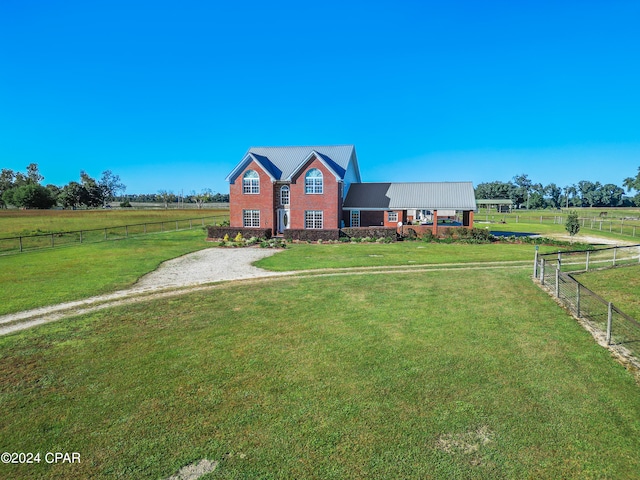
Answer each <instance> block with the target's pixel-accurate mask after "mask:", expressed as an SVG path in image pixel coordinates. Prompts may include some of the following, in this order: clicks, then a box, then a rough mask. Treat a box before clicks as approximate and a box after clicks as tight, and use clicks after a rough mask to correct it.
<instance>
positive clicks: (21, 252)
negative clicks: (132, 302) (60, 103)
mask: <svg viewBox="0 0 640 480" xmlns="http://www.w3.org/2000/svg"><path fill="white" fill-rule="evenodd" d="M18 238H19V239H20V253H22V237H18ZM638 258H640V255H639V256H638Z"/></svg>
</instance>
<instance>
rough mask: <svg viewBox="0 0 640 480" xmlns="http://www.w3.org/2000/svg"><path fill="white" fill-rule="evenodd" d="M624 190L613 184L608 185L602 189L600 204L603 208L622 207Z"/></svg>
mask: <svg viewBox="0 0 640 480" xmlns="http://www.w3.org/2000/svg"><path fill="white" fill-rule="evenodd" d="M623 195H624V190H623V189H622V188H620V187H619V186H617V185H614V184H613V183H607V184H606V185H603V186H602V188H600V202H601V204H602V206H603V207H619V206H620V205H622V196H623Z"/></svg>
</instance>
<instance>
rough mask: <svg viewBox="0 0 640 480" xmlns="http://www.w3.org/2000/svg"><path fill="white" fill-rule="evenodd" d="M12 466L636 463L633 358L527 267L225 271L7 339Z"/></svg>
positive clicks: (92, 472)
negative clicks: (195, 287) (29, 457)
mask: <svg viewBox="0 0 640 480" xmlns="http://www.w3.org/2000/svg"><path fill="white" fill-rule="evenodd" d="M0 402H1V404H2V409H3V415H2V417H1V420H0V451H9V452H12V451H22V452H37V451H40V452H48V451H61V452H79V453H80V454H81V459H82V460H81V463H79V464H74V465H48V464H45V463H44V462H43V463H41V464H37V465H0V477H3V478H36V477H37V478H45V479H46V478H88V477H91V478H114V477H115V478H133V479H138V478H167V477H168V476H170V475H172V474H174V473H176V472H177V471H178V469H179V468H180V467H182V466H184V465H187V464H190V463H192V462H195V461H198V460H199V459H201V458H208V459H210V460H215V461H219V462H220V464H219V466H218V468H217V470H216V471H215V472H214V473H213V474H211V475H210V476H209V478H323V479H324V478H328V479H331V478H335V479H345V478H403V479H405V478H421V479H422V478H435V479H438V478H465V479H466V478H470V479H473V478H478V479H480V478H483V479H484V478H486V479H495V478H512V479H522V478H532V479H539V478H549V479H557V478H564V479H571V478H576V479H578V478H579V479H583V478H616V479H625V478H629V479H631V478H637V475H638V472H639V471H640V456H638V452H639V451H640V395H638V385H637V384H636V383H635V382H634V380H633V378H632V376H631V375H630V374H629V373H628V372H627V371H626V370H624V368H623V367H621V366H620V365H619V364H617V363H615V362H614V361H613V360H612V358H611V356H610V355H609V353H608V352H607V351H606V350H604V349H602V348H600V347H598V346H597V345H596V344H595V343H594V341H593V339H592V338H591V337H590V335H589V334H588V333H586V332H585V331H584V330H583V329H582V328H581V327H580V326H579V325H578V324H577V323H576V322H575V321H574V320H573V319H572V318H571V317H569V316H567V315H566V314H565V313H564V311H563V310H562V309H560V308H559V307H558V306H557V305H556V304H555V303H554V302H553V301H552V300H550V299H549V297H548V295H547V294H546V293H544V292H543V291H541V290H540V289H539V288H537V287H536V286H535V285H534V284H533V283H532V282H531V280H530V278H529V272H528V271H507V270H483V271H451V272H428V273H414V274H395V275H370V276H335V277H322V278H313V277H306V278H298V279H291V278H286V279H279V280H269V281H261V282H257V283H248V284H247V283H245V284H228V285H226V286H221V287H218V288H216V289H214V290H211V291H208V292H204V293H199V294H190V295H185V296H181V297H176V298H172V299H167V300H162V301H154V302H149V303H143V304H137V305H133V306H128V307H119V308H114V309H109V310H106V311H101V312H96V313H94V314H91V315H87V316H83V317H81V318H76V319H68V320H63V321H59V322H57V323H52V324H48V325H44V326H41V327H38V328H35V329H32V330H29V331H24V332H20V333H16V334H12V335H9V336H6V337H2V338H0Z"/></svg>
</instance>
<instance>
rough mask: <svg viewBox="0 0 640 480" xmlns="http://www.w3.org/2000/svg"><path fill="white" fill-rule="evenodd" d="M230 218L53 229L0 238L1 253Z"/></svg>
mask: <svg viewBox="0 0 640 480" xmlns="http://www.w3.org/2000/svg"><path fill="white" fill-rule="evenodd" d="M228 219H229V216H228V215H220V216H207V217H198V218H187V219H179V220H163V221H159V222H147V223H136V224H131V225H119V226H114V227H104V228H93V229H86V230H76V231H70V232H52V233H42V234H36V235H22V236H17V237H7V238H0V255H8V254H15V253H21V252H28V251H33V250H40V249H43V248H55V247H62V246H69V245H81V244H84V243H96V242H104V241H108V240H121V239H123V238H129V237H134V236H140V235H146V234H150V233H163V232H177V231H181V230H192V229H194V228H202V227H204V226H205V225H216V224H220V223H222V222H224V221H226V220H228Z"/></svg>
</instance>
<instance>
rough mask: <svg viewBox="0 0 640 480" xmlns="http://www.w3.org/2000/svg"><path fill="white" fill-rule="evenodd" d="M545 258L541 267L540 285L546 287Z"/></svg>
mask: <svg viewBox="0 0 640 480" xmlns="http://www.w3.org/2000/svg"><path fill="white" fill-rule="evenodd" d="M545 263H547V262H545V261H544V258H543V259H542V265H541V266H540V285H544V265H545Z"/></svg>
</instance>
